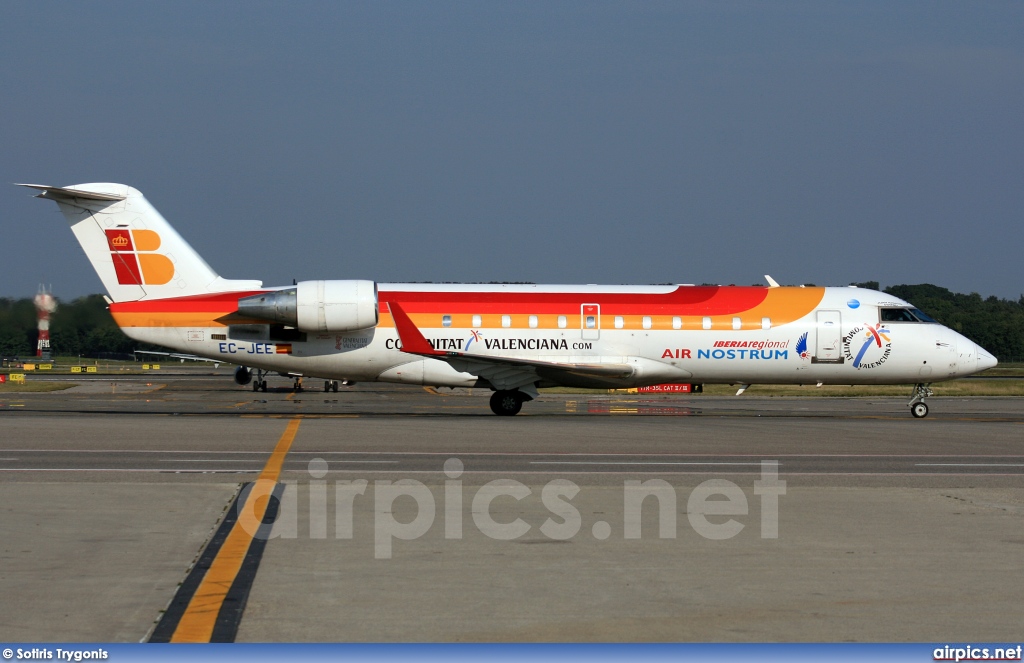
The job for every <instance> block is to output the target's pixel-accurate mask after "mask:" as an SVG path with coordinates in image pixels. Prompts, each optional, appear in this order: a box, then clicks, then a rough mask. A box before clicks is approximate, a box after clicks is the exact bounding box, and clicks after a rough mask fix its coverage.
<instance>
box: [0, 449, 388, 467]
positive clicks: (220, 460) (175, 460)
mask: <svg viewBox="0 0 1024 663" xmlns="http://www.w3.org/2000/svg"><path fill="white" fill-rule="evenodd" d="M129 453H130V452H129ZM0 460H4V459H3V458H0ZM9 460H17V459H16V458H11V459H9ZM158 462H161V463H237V462H242V463H262V462H263V460H262V459H260V458H253V459H252V460H248V459H244V458H168V459H163V458H161V459H159V460H158ZM290 462H293V463H294V462H300V463H301V462H302V461H290ZM331 462H332V463H342V464H346V463H349V464H350V463H372V464H374V465H380V464H381V463H399V462H401V461H397V460H332V461H331Z"/></svg>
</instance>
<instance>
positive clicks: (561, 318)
mask: <svg viewBox="0 0 1024 663" xmlns="http://www.w3.org/2000/svg"><path fill="white" fill-rule="evenodd" d="M565 325H566V320H565V316H564V315H560V316H558V328H559V329H565Z"/></svg>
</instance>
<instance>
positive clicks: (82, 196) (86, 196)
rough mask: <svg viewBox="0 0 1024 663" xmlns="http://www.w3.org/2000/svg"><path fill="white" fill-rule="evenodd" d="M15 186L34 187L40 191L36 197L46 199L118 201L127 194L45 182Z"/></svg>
mask: <svg viewBox="0 0 1024 663" xmlns="http://www.w3.org/2000/svg"><path fill="white" fill-rule="evenodd" d="M16 186H24V187H28V188H29V189H36V190H37V191H41V192H42V193H40V194H39V195H37V196H36V198H46V199H47V200H64V201H72V200H74V199H76V198H77V199H79V200H109V201H118V200H124V199H125V198H127V196H118V195H115V194H111V193H96V192H94V191H82V190H81V189H68V188H66V187H60V186H46V185H45V184H17V185H16Z"/></svg>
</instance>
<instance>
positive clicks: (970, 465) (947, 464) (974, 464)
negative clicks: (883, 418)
mask: <svg viewBox="0 0 1024 663" xmlns="http://www.w3.org/2000/svg"><path fill="white" fill-rule="evenodd" d="M914 467H1024V463H915V464H914Z"/></svg>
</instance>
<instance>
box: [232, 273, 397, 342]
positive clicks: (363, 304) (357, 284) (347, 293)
mask: <svg viewBox="0 0 1024 663" xmlns="http://www.w3.org/2000/svg"><path fill="white" fill-rule="evenodd" d="M238 312H239V313H240V314H242V315H244V316H246V317H250V318H256V319H257V320H266V321H267V322H276V323H279V324H282V325H288V326H289V327H295V328H296V329H301V330H302V331H307V332H347V331H355V330H357V329H367V328H369V327H376V326H377V321H378V320H379V318H380V313H379V308H378V306H377V284H376V283H374V282H373V281H300V282H299V283H298V284H297V285H296V286H295V287H294V288H288V289H287V290H278V291H276V292H269V293H266V294H263V295H253V296H251V297H244V298H242V299H240V300H238Z"/></svg>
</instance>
